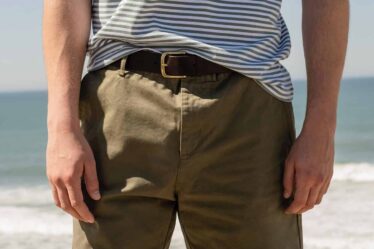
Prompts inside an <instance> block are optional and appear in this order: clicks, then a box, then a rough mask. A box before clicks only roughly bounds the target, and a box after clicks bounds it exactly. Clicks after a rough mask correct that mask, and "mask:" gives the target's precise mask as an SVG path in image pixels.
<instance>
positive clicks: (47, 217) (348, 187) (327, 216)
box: [0, 180, 374, 249]
mask: <svg viewBox="0 0 374 249" xmlns="http://www.w3.org/2000/svg"><path fill="white" fill-rule="evenodd" d="M12 191H18V194H19V190H16V189H13V190H9V192H8V198H12V196H13V194H14V193H12ZM34 191H37V192H39V193H38V196H39V197H38V198H39V199H38V200H39V202H38V203H36V204H35V205H34V206H31V207H30V206H29V205H26V204H25V203H22V201H18V203H17V208H15V207H14V205H13V206H7V205H1V206H0V213H1V214H2V215H1V217H0V248H2V249H30V248H39V249H60V248H61V249H66V248H71V244H70V243H71V219H70V217H69V216H68V215H65V214H64V213H63V212H62V211H61V210H59V209H57V208H55V207H54V206H52V205H50V203H49V200H48V199H49V198H50V196H49V190H48V189H47V188H42V187H40V188H37V189H34ZM25 194H26V193H25ZM43 195H44V196H45V197H46V198H47V199H44V198H43ZM20 196H21V199H22V198H23V199H26V197H25V196H23V197H22V194H21V195H20ZM47 196H48V197H47ZM373 196H374V181H360V182H356V181H350V180H344V181H340V180H334V181H332V183H331V185H330V189H329V191H328V193H327V194H326V195H325V197H324V200H323V202H322V203H321V204H320V205H318V206H316V207H315V208H314V209H313V210H311V211H308V212H307V213H305V214H303V232H304V246H305V248H304V249H374V198H373ZM4 198H5V197H4V195H3V197H2V199H3V200H2V201H4ZM13 198H14V196H13ZM5 199H6V198H5ZM43 200H44V201H43ZM7 202H8V203H9V202H10V199H9V200H7ZM207 246H208V245H207ZM170 248H171V249H185V248H186V247H185V245H184V240H183V235H182V233H181V229H180V226H179V224H178V222H177V225H176V227H175V230H174V234H173V238H172V242H171V246H170Z"/></svg>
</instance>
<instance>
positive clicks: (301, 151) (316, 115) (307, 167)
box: [283, 0, 349, 214]
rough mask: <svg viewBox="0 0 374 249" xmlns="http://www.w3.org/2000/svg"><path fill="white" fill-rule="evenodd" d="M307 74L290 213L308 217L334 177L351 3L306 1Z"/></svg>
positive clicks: (290, 170)
mask: <svg viewBox="0 0 374 249" xmlns="http://www.w3.org/2000/svg"><path fill="white" fill-rule="evenodd" d="M302 5H303V15H302V16H303V17H302V19H303V20H302V29H303V41H304V53H305V61H306V68H307V82H308V87H307V90H308V97H307V110H306V117H305V120H304V123H303V127H302V130H301V132H300V135H299V136H298V138H297V139H296V141H295V143H294V145H293V146H292V148H291V151H290V153H289V155H288V157H287V160H286V163H285V174H284V179H283V185H284V197H286V198H288V197H290V196H291V195H293V197H294V200H293V201H292V203H291V204H290V206H289V207H288V208H287V209H286V210H285V212H286V213H288V214H296V213H303V212H306V211H307V210H310V209H312V208H313V207H314V206H315V205H317V204H320V203H321V201H322V198H323V195H324V194H326V192H327V190H328V187H329V185H330V181H331V178H332V175H333V164H334V136H335V129H336V116H337V102H338V92H339V87H340V80H341V76H342V71H343V67H344V60H345V55H346V49H347V43H348V26H349V1H348V0H329V1H326V0H303V4H302Z"/></svg>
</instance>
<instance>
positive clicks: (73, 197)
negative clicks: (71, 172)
mask: <svg viewBox="0 0 374 249" xmlns="http://www.w3.org/2000/svg"><path fill="white" fill-rule="evenodd" d="M66 189H67V191H68V194H69V200H70V205H71V207H72V208H73V209H74V210H75V212H77V213H78V214H79V216H80V217H82V218H83V220H84V221H86V222H89V223H93V222H94V220H95V219H94V216H93V215H92V213H91V212H90V210H89V209H88V207H87V205H86V203H85V202H84V200H83V194H82V189H81V181H80V179H78V181H77V182H76V183H74V185H66Z"/></svg>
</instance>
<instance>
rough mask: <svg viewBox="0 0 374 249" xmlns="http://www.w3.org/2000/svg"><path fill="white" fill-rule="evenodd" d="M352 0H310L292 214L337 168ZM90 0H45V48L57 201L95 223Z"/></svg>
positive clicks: (290, 168)
mask: <svg viewBox="0 0 374 249" xmlns="http://www.w3.org/2000/svg"><path fill="white" fill-rule="evenodd" d="M348 5H349V4H348V0H329V1H326V0H304V1H303V38H304V49H305V58H306V66H307V77H308V99H307V112H306V118H305V121H304V124H303V128H302V131H301V133H300V135H299V136H298V138H297V139H296V141H295V143H294V145H293V147H292V148H291V151H290V153H289V155H288V158H287V160H286V165H285V174H284V181H283V185H284V196H285V197H286V198H288V197H290V196H291V195H294V201H293V202H292V203H291V205H290V206H289V207H288V208H287V209H286V213H302V212H305V211H307V210H309V209H311V208H313V206H314V205H316V204H319V203H320V202H321V200H322V197H323V195H324V194H325V193H326V191H327V189H328V186H329V183H330V180H331V177H332V173H333V158H334V134H335V128H336V111H337V99H338V91H339V84H340V80H341V75H342V70H343V65H344V58H345V52H346V45H347V34H348V10H349V6H348ZM90 21H91V1H90V0H81V1H76V0H44V13H43V51H44V61H45V68H46V73H47V80H48V116H47V126H48V143H47V149H46V175H47V177H48V180H49V184H50V187H51V190H52V195H53V199H54V202H55V204H56V205H57V206H58V207H60V208H62V209H63V210H64V211H66V212H67V213H69V214H71V215H72V216H73V217H75V218H77V219H79V220H82V221H85V222H90V223H93V222H94V216H93V215H92V213H91V212H90V211H89V209H88V207H87V205H86V204H85V203H84V201H83V196H82V190H81V179H82V178H83V179H84V183H85V184H86V187H87V190H88V193H89V195H90V197H91V198H92V199H94V200H99V199H100V192H99V182H98V179H97V173H96V165H95V159H94V156H93V153H92V150H91V148H90V146H89V144H88V142H87V141H86V139H85V137H84V136H83V134H82V131H81V129H80V126H79V115H78V103H79V92H80V81H81V76H82V71H83V64H84V58H85V52H86V45H87V42H88V39H89V34H90Z"/></svg>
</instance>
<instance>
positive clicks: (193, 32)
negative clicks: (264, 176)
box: [87, 0, 293, 101]
mask: <svg viewBox="0 0 374 249" xmlns="http://www.w3.org/2000/svg"><path fill="white" fill-rule="evenodd" d="M281 4H282V1H281V0H189V1H185V0H183V1H182V0H162V1H159V0H92V28H93V29H92V30H93V36H91V37H90V40H89V44H88V50H87V53H88V57H89V61H88V68H87V69H88V71H93V70H96V69H100V68H102V67H104V66H106V65H108V64H110V63H112V62H114V61H116V60H118V59H120V58H121V57H123V56H126V55H128V54H131V53H133V52H136V51H138V50H142V49H148V50H152V51H155V52H160V53H161V52H165V51H176V50H178V51H185V52H187V53H190V54H195V55H199V56H201V57H203V58H205V59H207V60H210V61H213V62H215V63H218V64H221V65H223V66H225V67H228V68H231V69H233V70H235V71H237V72H239V73H242V74H243V75H245V76H248V77H251V78H253V79H255V80H256V82H258V83H259V84H260V85H261V86H262V87H263V88H264V89H265V90H266V91H267V92H269V93H270V94H272V95H273V96H275V97H276V98H278V99H280V100H282V101H292V97H293V87H292V82H291V78H290V75H289V73H288V71H287V70H286V69H285V68H284V67H283V66H282V65H281V64H280V60H283V59H285V58H287V57H288V56H289V53H290V48H291V42H290V37H289V34H288V30H287V26H286V24H285V22H284V20H283V18H282V15H281V14H280V8H281Z"/></svg>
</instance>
